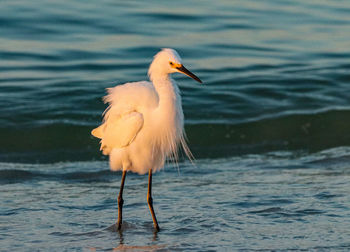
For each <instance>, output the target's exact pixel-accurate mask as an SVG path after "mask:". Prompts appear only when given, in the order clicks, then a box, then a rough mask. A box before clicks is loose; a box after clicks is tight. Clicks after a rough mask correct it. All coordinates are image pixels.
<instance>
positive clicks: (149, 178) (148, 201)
mask: <svg viewBox="0 0 350 252" xmlns="http://www.w3.org/2000/svg"><path fill="white" fill-rule="evenodd" d="M147 203H148V207H149V210H150V211H151V215H152V219H153V225H154V228H155V229H156V231H157V232H158V231H159V226H158V222H157V218H156V215H155V213H154V209H153V199H152V169H150V170H149V173H148V193H147Z"/></svg>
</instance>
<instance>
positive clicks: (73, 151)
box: [0, 110, 350, 163]
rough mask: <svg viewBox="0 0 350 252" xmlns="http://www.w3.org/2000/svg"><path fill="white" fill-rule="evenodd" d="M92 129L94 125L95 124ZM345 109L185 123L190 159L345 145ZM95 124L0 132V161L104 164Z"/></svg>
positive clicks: (348, 139) (348, 114) (349, 117)
mask: <svg viewBox="0 0 350 252" xmlns="http://www.w3.org/2000/svg"><path fill="white" fill-rule="evenodd" d="M96 125H97V122H96ZM349 125H350V110H331V111H325V112H320V113H312V114H290V115H284V116H280V117H276V118H265V119H260V120H256V121H251V122H243V123H242V122H241V123H236V124H230V123H206V122H203V123H193V124H188V125H186V132H187V136H188V139H189V145H190V148H191V149H192V151H193V153H194V154H195V157H196V158H197V159H198V158H218V157H228V156H235V155H240V154H246V153H264V152H269V151H277V150H306V151H309V152H317V151H320V150H325V149H329V148H334V147H338V146H348V145H350V133H349ZM94 126H95V125H94V124H92V123H90V124H87V123H86V122H85V123H82V124H78V123H70V122H69V121H65V122H60V121H58V122H51V123H50V122H47V123H46V124H43V125H39V126H38V125H37V126H35V127H34V126H33V127H29V126H27V127H24V128H19V127H17V128H13V127H12V128H9V127H7V128H0V139H1V143H2V144H1V145H0V162H14V161H16V162H23V163H33V162H34V163H35V162H38V163H51V162H58V161H84V160H105V159H106V158H105V157H103V156H102V155H101V154H100V152H99V141H98V139H95V138H93V137H92V136H91V135H90V131H91V129H93V128H94Z"/></svg>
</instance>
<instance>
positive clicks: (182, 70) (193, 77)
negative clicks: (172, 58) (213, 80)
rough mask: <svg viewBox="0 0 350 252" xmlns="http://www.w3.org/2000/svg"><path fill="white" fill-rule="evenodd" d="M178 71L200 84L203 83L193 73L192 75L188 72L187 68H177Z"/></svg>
mask: <svg viewBox="0 0 350 252" xmlns="http://www.w3.org/2000/svg"><path fill="white" fill-rule="evenodd" d="M176 69H177V70H179V71H180V72H181V73H183V74H186V75H187V76H189V77H191V78H192V79H194V80H196V81H198V82H199V83H202V81H201V80H200V79H199V78H198V77H197V76H196V75H194V74H193V73H191V72H190V71H189V70H187V68H186V67H184V66H183V65H181V66H179V67H176Z"/></svg>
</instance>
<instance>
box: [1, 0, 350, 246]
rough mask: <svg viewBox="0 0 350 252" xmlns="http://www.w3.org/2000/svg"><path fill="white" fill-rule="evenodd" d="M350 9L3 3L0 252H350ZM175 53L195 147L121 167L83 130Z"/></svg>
mask: <svg viewBox="0 0 350 252" xmlns="http://www.w3.org/2000/svg"><path fill="white" fill-rule="evenodd" d="M349 13H350V2H349V1H346V0H339V1H325V0H309V1H301V0H296V1H277V0H267V1H258V0H255V1H250V0H248V1H228V0H227V1H206V0H204V1H194V2H188V1H183V0H179V1H163V2H159V1H147V2H145V1H123V2H122V1H112V0H102V1H99V2H98V3H97V2H96V1H91V0H85V1H80V0H73V1H67V0H63V1H49V0H46V1H45V0H25V1H24V0H22V1H21V0H13V1H1V2H0V139H1V140H0V143H1V144H0V202H1V204H0V250H1V251H35V250H43V251H65V250H66V251H71V250H77V251H119V250H121V251H237V250H239V251H261V250H263V251H269V250H275V251H286V250H293V251H310V250H311V251H348V250H350V231H349V230H350V229H349V227H350V196H349V195H350V194H349V191H350V15H349ZM163 47H170V48H175V49H176V50H177V51H178V52H179V53H180V55H181V56H182V58H183V61H184V63H185V65H186V67H187V68H188V69H190V70H191V71H193V72H194V73H195V74H196V75H198V76H199V77H200V78H201V79H202V81H203V82H204V84H203V85H199V84H198V83H196V82H195V81H193V80H191V79H190V78H188V77H186V76H181V75H174V78H175V79H176V80H177V82H178V84H179V86H180V89H181V91H182V99H183V107H184V112H185V117H186V126H185V127H186V132H187V136H188V141H189V146H190V148H191V150H192V152H193V154H194V156H195V157H196V161H195V163H194V165H193V164H191V163H190V162H189V161H187V160H186V159H184V158H181V159H180V161H179V165H178V167H176V166H174V165H173V164H172V163H169V164H167V165H166V167H165V169H164V170H163V171H161V172H158V173H156V174H155V175H154V177H153V199H154V206H155V211H156V214H157V218H158V221H159V224H160V228H161V231H160V232H159V233H154V231H153V226H152V219H151V216H150V213H149V211H148V208H147V203H146V192H147V177H146V176H139V175H137V174H128V175H127V177H126V184H125V190H124V200H125V204H124V215H123V217H124V226H123V230H122V232H120V233H119V232H114V231H113V225H114V224H115V222H116V218H117V194H118V192H119V185H120V179H121V174H120V173H118V172H117V173H112V172H110V171H109V168H108V160H107V159H106V157H104V156H102V154H101V153H100V152H99V144H98V140H96V139H94V138H93V137H91V136H90V131H91V129H93V128H94V127H96V126H97V125H98V124H99V123H100V121H101V113H102V112H103V111H104V109H105V105H104V104H103V102H102V100H101V97H102V96H103V95H104V94H105V88H107V87H111V86H114V85H117V84H121V83H125V82H129V81H139V80H144V79H146V78H147V75H146V74H147V69H148V66H149V64H150V62H151V60H152V57H153V55H154V54H155V53H157V52H158V51H159V49H160V48H163Z"/></svg>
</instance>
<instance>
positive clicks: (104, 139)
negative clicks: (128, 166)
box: [91, 111, 143, 155]
mask: <svg viewBox="0 0 350 252" xmlns="http://www.w3.org/2000/svg"><path fill="white" fill-rule="evenodd" d="M112 112H113V111H108V112H107V113H108V116H107V117H105V118H106V120H105V121H104V122H103V124H102V125H101V126H99V127H98V128H96V129H94V130H93V131H92V132H91V134H92V135H93V136H95V137H97V138H100V139H101V150H102V151H103V154H105V155H108V154H109V153H110V152H111V150H112V149H113V148H123V147H126V146H128V145H129V144H131V143H132V142H133V141H134V139H135V137H136V136H137V134H138V133H139V132H140V130H141V129H142V126H143V115H142V114H141V113H139V112H137V111H131V112H127V113H124V114H113V113H112Z"/></svg>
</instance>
